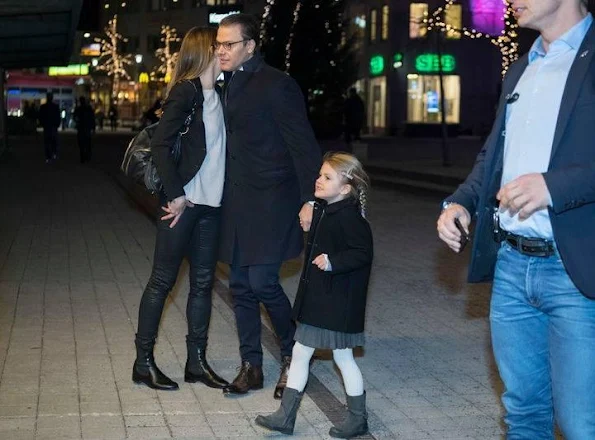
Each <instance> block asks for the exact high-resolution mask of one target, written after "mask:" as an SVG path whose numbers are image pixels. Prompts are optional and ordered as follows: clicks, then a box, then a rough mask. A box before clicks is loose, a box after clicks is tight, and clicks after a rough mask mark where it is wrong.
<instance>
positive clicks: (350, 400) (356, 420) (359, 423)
mask: <svg viewBox="0 0 595 440" xmlns="http://www.w3.org/2000/svg"><path fill="white" fill-rule="evenodd" d="M347 410H348V412H347V417H346V418H345V420H344V421H343V423H341V424H339V425H338V426H333V427H332V428H331V430H330V431H329V435H330V436H331V437H335V438H352V437H357V436H358V435H364V434H366V433H367V432H368V413H367V412H366V393H365V391H364V394H362V395H361V396H354V397H352V396H347Z"/></svg>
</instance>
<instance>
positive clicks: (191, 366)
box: [184, 342, 229, 389]
mask: <svg viewBox="0 0 595 440" xmlns="http://www.w3.org/2000/svg"><path fill="white" fill-rule="evenodd" d="M187 348H188V360H187V362H186V369H185V371H184V380H185V381H186V382H189V383H195V382H202V383H204V384H205V385H206V386H208V387H211V388H219V389H222V388H224V387H226V386H227V385H229V383H228V382H227V381H226V380H225V379H222V378H221V377H219V376H218V375H217V373H215V372H214V371H213V369H212V368H211V367H210V366H209V364H208V363H207V357H206V349H201V348H196V346H195V345H194V344H192V343H190V342H188V343H187Z"/></svg>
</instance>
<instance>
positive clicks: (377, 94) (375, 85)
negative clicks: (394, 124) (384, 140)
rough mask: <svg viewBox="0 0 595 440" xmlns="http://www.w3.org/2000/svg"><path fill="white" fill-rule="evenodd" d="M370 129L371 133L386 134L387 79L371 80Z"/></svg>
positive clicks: (369, 96) (369, 94)
mask: <svg viewBox="0 0 595 440" xmlns="http://www.w3.org/2000/svg"><path fill="white" fill-rule="evenodd" d="M367 103H368V112H367V113H368V127H370V132H371V133H377V134H380V133H384V130H385V128H386V77H385V76H381V77H377V78H372V79H370V83H369V89H368V99H367Z"/></svg>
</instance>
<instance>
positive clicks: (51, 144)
mask: <svg viewBox="0 0 595 440" xmlns="http://www.w3.org/2000/svg"><path fill="white" fill-rule="evenodd" d="M39 124H40V125H41V126H42V127H43V144H44V147H45V163H50V162H51V161H52V160H55V159H56V158H57V157H58V127H60V107H58V104H56V103H55V102H54V94H53V93H48V94H46V101H45V103H44V104H42V105H41V107H40V108H39Z"/></svg>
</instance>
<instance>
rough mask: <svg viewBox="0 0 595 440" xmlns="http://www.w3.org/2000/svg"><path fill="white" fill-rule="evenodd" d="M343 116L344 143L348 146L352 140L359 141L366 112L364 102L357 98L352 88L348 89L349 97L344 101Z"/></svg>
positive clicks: (355, 91)
mask: <svg viewBox="0 0 595 440" xmlns="http://www.w3.org/2000/svg"><path fill="white" fill-rule="evenodd" d="M343 114H344V119H345V142H347V143H348V144H349V143H351V141H352V140H355V141H360V140H361V131H362V127H363V125H364V117H365V115H366V112H365V108H364V101H363V100H362V98H360V97H359V95H358V94H357V90H356V89H355V88H354V87H352V88H351V89H349V96H348V97H347V99H345V104H344V110H343Z"/></svg>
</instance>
